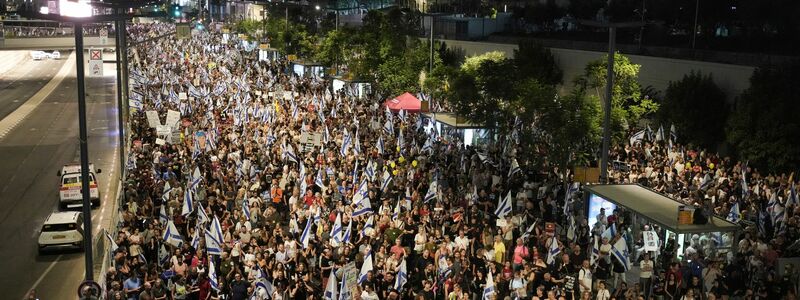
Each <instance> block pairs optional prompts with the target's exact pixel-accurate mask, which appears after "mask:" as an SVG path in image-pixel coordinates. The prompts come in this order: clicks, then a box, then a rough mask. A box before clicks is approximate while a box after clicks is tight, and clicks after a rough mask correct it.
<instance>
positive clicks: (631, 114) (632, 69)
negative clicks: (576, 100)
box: [575, 53, 658, 140]
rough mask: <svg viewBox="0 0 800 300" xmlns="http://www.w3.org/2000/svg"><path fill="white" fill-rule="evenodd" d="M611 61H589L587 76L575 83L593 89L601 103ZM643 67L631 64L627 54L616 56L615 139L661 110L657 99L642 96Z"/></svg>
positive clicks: (613, 122)
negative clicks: (656, 101)
mask: <svg viewBox="0 0 800 300" xmlns="http://www.w3.org/2000/svg"><path fill="white" fill-rule="evenodd" d="M607 62H608V55H604V56H603V58H601V59H599V60H595V61H592V62H589V64H587V65H586V68H585V69H584V74H583V75H582V76H580V77H578V78H577V79H576V80H575V84H576V85H578V86H580V88H581V89H583V90H586V91H592V90H593V91H594V95H595V96H596V99H598V100H599V101H602V102H601V103H605V100H604V99H605V86H606V74H607V70H606V66H607V65H608V63H607ZM640 67H641V66H640V65H637V64H633V63H631V61H630V60H629V59H628V57H627V56H625V55H622V54H619V53H616V54H615V55H614V85H613V86H612V89H611V132H612V133H613V134H614V136H613V137H614V139H615V140H621V139H623V138H624V133H625V130H626V129H627V128H628V126H629V125H631V124H633V125H635V124H636V123H638V122H639V120H640V119H641V118H642V117H643V116H645V115H647V114H650V113H652V112H655V111H657V110H658V104H657V103H655V102H654V101H653V99H650V98H645V97H642V96H641V86H640V85H639V82H638V77H639V68H640ZM604 109H605V108H604Z"/></svg>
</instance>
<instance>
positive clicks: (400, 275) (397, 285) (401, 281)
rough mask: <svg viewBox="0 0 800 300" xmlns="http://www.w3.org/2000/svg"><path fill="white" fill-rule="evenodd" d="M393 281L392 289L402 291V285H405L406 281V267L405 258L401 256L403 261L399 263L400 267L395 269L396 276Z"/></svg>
mask: <svg viewBox="0 0 800 300" xmlns="http://www.w3.org/2000/svg"><path fill="white" fill-rule="evenodd" d="M395 277H396V279H395V281H394V289H395V290H398V291H400V292H402V291H403V286H404V285H406V282H408V270H407V268H406V259H405V258H403V262H401V263H400V267H399V268H398V271H397V276H395Z"/></svg>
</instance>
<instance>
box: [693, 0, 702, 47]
mask: <svg viewBox="0 0 800 300" xmlns="http://www.w3.org/2000/svg"><path fill="white" fill-rule="evenodd" d="M699 14H700V0H695V1H694V27H692V49H694V42H695V40H696V39H697V17H698V15H699Z"/></svg>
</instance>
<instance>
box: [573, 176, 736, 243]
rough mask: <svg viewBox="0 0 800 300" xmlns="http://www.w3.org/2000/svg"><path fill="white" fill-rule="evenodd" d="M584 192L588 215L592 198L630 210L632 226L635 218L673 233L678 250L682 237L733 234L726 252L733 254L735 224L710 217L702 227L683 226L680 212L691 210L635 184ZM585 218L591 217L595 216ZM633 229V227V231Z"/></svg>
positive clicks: (593, 187)
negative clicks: (687, 235)
mask: <svg viewBox="0 0 800 300" xmlns="http://www.w3.org/2000/svg"><path fill="white" fill-rule="evenodd" d="M584 190H585V191H587V193H585V195H584V196H585V197H586V200H587V201H586V205H587V206H589V207H587V210H586V211H587V214H589V215H591V214H592V208H591V206H592V205H593V203H592V202H595V199H592V195H596V196H599V197H601V198H602V200H605V201H608V202H611V203H613V204H614V206H616V207H624V208H625V209H627V210H628V211H631V212H632V213H633V214H634V215H635V217H634V221H633V222H632V224H637V223H639V222H637V220H636V219H637V218H641V219H645V220H647V221H649V222H652V223H655V224H657V225H659V226H660V227H661V228H662V229H665V230H668V231H669V232H672V233H674V234H676V235H677V237H676V242H678V246H679V249H682V244H683V243H682V242H681V241H682V240H683V239H682V237H683V235H686V234H703V233H726V232H733V237H732V239H731V249H730V250H731V251H734V253H735V251H736V249H735V245H737V244H738V241H737V239H738V237H737V233H738V231H739V230H740V229H741V227H740V226H739V225H737V224H734V223H732V222H730V221H728V220H725V219H723V218H720V217H717V216H713V215H712V216H708V222H707V223H705V224H693V223H690V224H687V222H686V221H685V220H684V221H681V220H680V218H679V216H680V215H681V214H680V211H682V210H683V211H686V210H687V209H690V208H691V207H689V206H687V205H686V204H684V203H682V202H679V201H677V200H675V199H672V198H669V197H667V196H664V195H662V194H660V193H658V192H656V191H653V190H651V189H648V188H646V187H643V186H641V185H638V184H606V185H590V186H586V187H584ZM684 216H685V215H684ZM588 217H590V218H594V217H595V216H588ZM636 227H637V226H633V228H636ZM718 247H719V246H718ZM680 253H682V251H680V250H679V255H680Z"/></svg>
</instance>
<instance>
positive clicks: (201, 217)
mask: <svg viewBox="0 0 800 300" xmlns="http://www.w3.org/2000/svg"><path fill="white" fill-rule="evenodd" d="M208 221H211V219H209V218H208V214H206V209H205V208H203V206H202V205H198V210H197V222H198V223H200V224H205V223H208Z"/></svg>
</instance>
